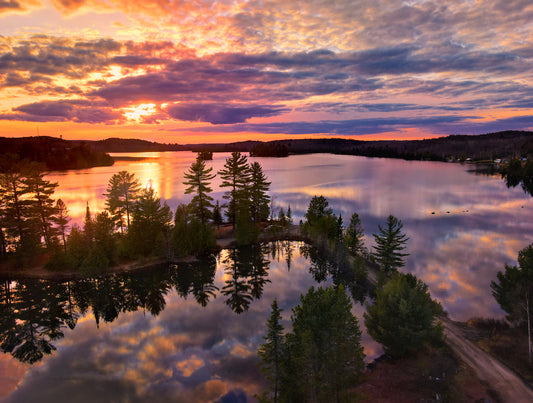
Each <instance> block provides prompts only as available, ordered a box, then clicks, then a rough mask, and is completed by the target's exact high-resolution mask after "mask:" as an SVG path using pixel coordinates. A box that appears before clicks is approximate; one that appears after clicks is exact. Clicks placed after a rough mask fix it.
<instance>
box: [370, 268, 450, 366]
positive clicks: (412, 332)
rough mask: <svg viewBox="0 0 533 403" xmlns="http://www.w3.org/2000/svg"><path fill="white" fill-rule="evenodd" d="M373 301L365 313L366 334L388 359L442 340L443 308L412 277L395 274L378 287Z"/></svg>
mask: <svg viewBox="0 0 533 403" xmlns="http://www.w3.org/2000/svg"><path fill="white" fill-rule="evenodd" d="M376 294H377V295H376V302H375V304H374V305H371V306H368V307H367V312H366V313H365V314H364V317H365V325H366V328H367V330H368V333H369V334H370V335H371V336H372V338H373V339H374V340H376V341H377V342H379V343H381V344H382V345H383V347H384V349H385V352H387V353H388V354H390V355H391V356H393V357H395V358H397V357H404V356H407V355H409V354H412V353H414V352H416V351H418V350H419V349H420V347H422V345H424V344H425V343H430V342H440V341H441V340H442V330H443V329H442V325H441V324H440V322H438V317H439V315H440V314H442V307H441V306H440V304H439V303H438V302H436V301H433V300H432V299H431V296H430V294H429V291H428V287H427V285H426V284H424V282H422V281H421V280H419V279H417V278H416V277H415V276H413V275H412V274H402V273H396V274H394V275H393V276H392V277H391V278H390V280H388V281H387V282H386V283H385V285H384V286H383V287H382V288H377V291H376Z"/></svg>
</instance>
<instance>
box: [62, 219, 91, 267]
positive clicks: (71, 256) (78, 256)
mask: <svg viewBox="0 0 533 403" xmlns="http://www.w3.org/2000/svg"><path fill="white" fill-rule="evenodd" d="M87 250H88V248H87V242H86V238H85V234H84V232H83V230H81V229H80V228H79V227H78V226H77V225H73V226H72V228H71V230H70V234H69V236H68V240H67V259H68V260H69V261H70V262H72V265H73V268H78V267H80V266H81V263H82V262H83V259H85V256H86V254H87Z"/></svg>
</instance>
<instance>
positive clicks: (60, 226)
mask: <svg viewBox="0 0 533 403" xmlns="http://www.w3.org/2000/svg"><path fill="white" fill-rule="evenodd" d="M54 209H55V216H54V222H55V224H56V225H57V233H58V235H59V236H60V237H61V240H62V241H63V249H64V251H65V253H67V240H66V232H67V228H68V227H67V226H68V223H69V221H70V217H69V215H68V213H69V211H68V208H67V205H66V204H65V203H64V202H63V200H61V199H58V200H57V202H56V204H55V206H54Z"/></svg>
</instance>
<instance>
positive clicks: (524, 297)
mask: <svg viewBox="0 0 533 403" xmlns="http://www.w3.org/2000/svg"><path fill="white" fill-rule="evenodd" d="M497 277H498V281H497V282H495V281H492V282H491V284H490V287H491V288H492V295H493V296H494V298H495V299H496V301H497V302H498V304H500V306H501V308H502V309H503V310H504V311H505V312H507V314H508V315H507V319H508V320H509V321H511V322H513V323H516V324H519V325H520V324H523V323H526V324H527V330H528V355H529V361H530V362H531V359H532V341H531V316H532V312H531V311H532V302H531V298H533V244H531V245H529V246H527V247H526V248H524V249H522V250H521V251H520V252H518V266H509V265H505V272H501V271H499V272H498V274H497Z"/></svg>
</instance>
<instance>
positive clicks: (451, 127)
mask: <svg viewBox="0 0 533 403" xmlns="http://www.w3.org/2000/svg"><path fill="white" fill-rule="evenodd" d="M531 128H533V2H531V0H516V1H510V0H498V1H482V0H478V1H476V0H465V1H459V0H457V1H429V0H428V1H424V0H411V1H397V0H394V1H393V0H390V1H388V0H357V1H356V0H351V1H350V0H307V1H292V0H265V1H261V0H257V1H254V0H250V1H245V0H233V1H232V0H221V1H207V0H206V1H202V0H192V1H182V0H156V1H146V0H145V1H140V0H52V1H47V0H0V136H6V137H12V136H16V137H19V136H34V135H37V134H40V135H49V136H59V135H62V136H63V138H65V139H103V138H107V137H126V138H143V139H147V140H152V141H160V142H171V143H174V142H177V143H198V142H226V141H240V140H248V139H253V140H270V139H279V138H304V137H305V138H309V137H326V136H327V137H345V138H357V139H390V138H394V139H412V138H424V137H435V136H441V135H447V134H457V133H460V134H479V133H487V132H492V131H499V130H506V129H519V130H527V129H531Z"/></svg>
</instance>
